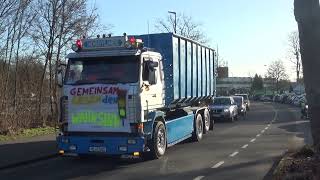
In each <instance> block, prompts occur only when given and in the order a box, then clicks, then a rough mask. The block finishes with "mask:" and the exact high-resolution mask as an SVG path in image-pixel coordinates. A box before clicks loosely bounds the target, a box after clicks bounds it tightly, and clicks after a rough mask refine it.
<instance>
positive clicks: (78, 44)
mask: <svg viewBox="0 0 320 180" xmlns="http://www.w3.org/2000/svg"><path fill="white" fill-rule="evenodd" d="M76 45H77V47H78V48H79V49H82V41H81V39H77V41H76Z"/></svg>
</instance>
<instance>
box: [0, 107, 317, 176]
mask: <svg viewBox="0 0 320 180" xmlns="http://www.w3.org/2000/svg"><path fill="white" fill-rule="evenodd" d="M310 139H311V136H310V131H309V122H308V121H306V120H301V119H300V117H299V109H297V108H294V107H290V106H287V105H280V104H273V103H252V107H251V111H250V112H249V113H248V116H247V118H246V119H239V121H236V122H234V123H227V122H224V123H223V122H217V123H216V124H215V126H214V131H213V132H211V133H209V134H207V135H206V136H205V137H204V139H203V140H202V141H201V142H198V143H194V142H184V143H181V144H179V145H176V146H173V147H171V148H169V149H168V151H167V152H166V155H165V156H164V157H162V158H161V159H159V160H152V161H144V162H136V161H133V162H132V161H123V160H117V159H111V158H101V157H99V158H89V159H78V158H71V159H70V158H61V157H56V158H51V159H47V160H42V161H39V162H35V163H32V164H27V165H23V166H18V167H14V168H10V169H4V170H1V171H0V177H1V179H10V180H12V179H41V180H43V179H95V180H96V179H117V180H118V179H152V180H155V179H166V180H168V179H186V180H187V179H191V180H192V179H196V180H200V179H226V180H227V179H245V180H251V179H252V180H259V179H269V177H270V176H269V175H270V172H271V169H272V167H273V166H274V164H275V163H274V162H275V161H277V160H278V159H279V157H281V154H283V153H284V152H285V151H286V150H292V149H295V148H297V147H299V146H302V145H303V144H305V143H311V140H310ZM35 151H36V149H35ZM21 153H23V149H21ZM26 156H27V154H26Z"/></svg>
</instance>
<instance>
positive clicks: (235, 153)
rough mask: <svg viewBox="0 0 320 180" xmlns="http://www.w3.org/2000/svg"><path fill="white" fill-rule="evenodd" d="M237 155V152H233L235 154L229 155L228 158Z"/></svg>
mask: <svg viewBox="0 0 320 180" xmlns="http://www.w3.org/2000/svg"><path fill="white" fill-rule="evenodd" d="M238 153H239V152H238V151H235V152H233V153H232V154H230V157H234V156H236V155H237V154H238Z"/></svg>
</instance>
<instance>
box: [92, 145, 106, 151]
mask: <svg viewBox="0 0 320 180" xmlns="http://www.w3.org/2000/svg"><path fill="white" fill-rule="evenodd" d="M89 151H90V152H107V148H106V147H96V146H94V147H89Z"/></svg>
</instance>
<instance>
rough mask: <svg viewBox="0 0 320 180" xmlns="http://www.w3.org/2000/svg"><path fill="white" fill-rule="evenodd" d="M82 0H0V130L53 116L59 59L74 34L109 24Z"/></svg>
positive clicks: (11, 129)
mask: <svg viewBox="0 0 320 180" xmlns="http://www.w3.org/2000/svg"><path fill="white" fill-rule="evenodd" d="M87 2H88V0H0V91H1V93H0V134H3V133H5V134H6V133H12V132H14V131H17V130H19V129H21V128H28V127H36V126H43V125H50V124H52V122H55V120H56V119H57V109H58V108H57V106H58V105H57V99H58V92H59V91H58V89H57V86H56V82H57V73H56V72H57V66H58V64H59V63H60V61H61V59H64V56H65V54H66V52H67V49H68V48H70V46H71V43H72V42H73V41H75V40H76V39H77V38H80V37H82V35H86V36H87V37H89V36H91V33H93V32H96V31H97V30H101V29H107V28H108V27H109V26H108V27H107V28H106V27H105V26H104V28H103V26H101V25H100V24H99V23H98V21H97V18H98V16H97V14H96V9H95V7H93V8H92V9H90V8H88V6H87ZM101 27H102V28H101ZM106 33H107V32H106ZM48 120H50V121H48Z"/></svg>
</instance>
